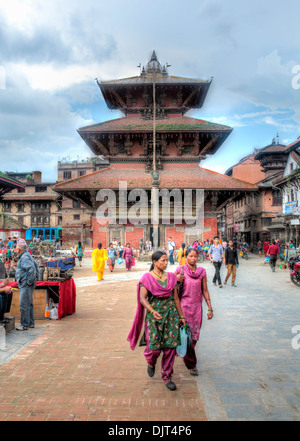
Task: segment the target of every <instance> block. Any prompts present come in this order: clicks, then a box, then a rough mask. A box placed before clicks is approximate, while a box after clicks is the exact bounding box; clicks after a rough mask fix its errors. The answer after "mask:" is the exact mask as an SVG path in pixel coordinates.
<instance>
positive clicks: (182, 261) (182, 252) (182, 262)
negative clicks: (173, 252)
mask: <svg viewBox="0 0 300 441" xmlns="http://www.w3.org/2000/svg"><path fill="white" fill-rule="evenodd" d="M185 252H186V249H185V243H182V244H181V248H179V250H178V256H177V259H178V263H179V265H180V266H183V265H185V264H186V260H185Z"/></svg>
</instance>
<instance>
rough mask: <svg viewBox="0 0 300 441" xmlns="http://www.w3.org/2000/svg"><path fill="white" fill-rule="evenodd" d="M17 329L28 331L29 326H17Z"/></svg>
mask: <svg viewBox="0 0 300 441" xmlns="http://www.w3.org/2000/svg"><path fill="white" fill-rule="evenodd" d="M16 330H17V331H28V328H26V327H25V326H17V327H16Z"/></svg>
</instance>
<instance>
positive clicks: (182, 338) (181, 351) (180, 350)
mask: <svg viewBox="0 0 300 441" xmlns="http://www.w3.org/2000/svg"><path fill="white" fill-rule="evenodd" d="M179 332H180V341H181V344H180V346H177V348H176V352H177V354H178V355H179V357H181V358H183V357H185V356H186V352H187V340H188V336H187V332H186V326H184V327H183V328H180V330H179Z"/></svg>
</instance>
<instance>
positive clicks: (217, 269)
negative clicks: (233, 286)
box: [213, 262, 222, 285]
mask: <svg viewBox="0 0 300 441" xmlns="http://www.w3.org/2000/svg"><path fill="white" fill-rule="evenodd" d="M213 264H214V267H215V275H214V278H213V283H216V282H217V279H218V284H219V285H222V281H221V275H220V269H221V266H222V262H213Z"/></svg>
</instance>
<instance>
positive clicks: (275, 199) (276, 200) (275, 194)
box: [272, 190, 282, 205]
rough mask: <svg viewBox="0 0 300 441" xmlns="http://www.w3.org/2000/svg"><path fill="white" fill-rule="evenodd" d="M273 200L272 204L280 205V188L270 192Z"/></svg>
mask: <svg viewBox="0 0 300 441" xmlns="http://www.w3.org/2000/svg"><path fill="white" fill-rule="evenodd" d="M272 196H273V202H272V205H281V204H282V195H281V191H280V190H275V191H273V193H272Z"/></svg>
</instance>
